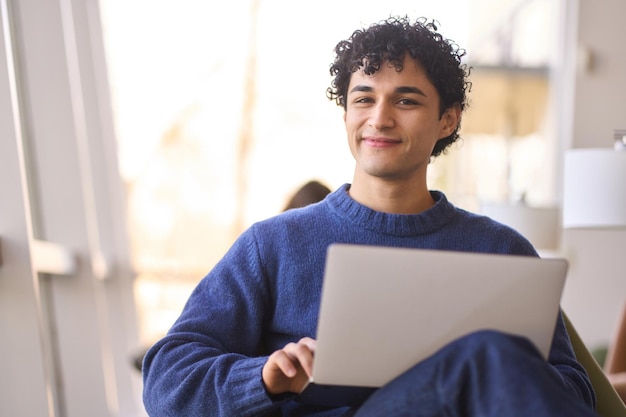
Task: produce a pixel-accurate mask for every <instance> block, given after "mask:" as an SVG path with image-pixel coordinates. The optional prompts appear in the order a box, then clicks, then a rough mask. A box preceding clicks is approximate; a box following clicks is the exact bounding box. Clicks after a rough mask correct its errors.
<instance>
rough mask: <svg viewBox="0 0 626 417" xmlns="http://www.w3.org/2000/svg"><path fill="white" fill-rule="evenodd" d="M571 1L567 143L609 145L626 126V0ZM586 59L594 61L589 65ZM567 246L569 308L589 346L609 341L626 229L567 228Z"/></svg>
mask: <svg viewBox="0 0 626 417" xmlns="http://www.w3.org/2000/svg"><path fill="white" fill-rule="evenodd" d="M566 1H567V0H566ZM567 3H568V6H569V8H570V11H572V13H571V14H570V16H568V22H567V24H568V25H569V30H570V35H569V39H567V40H566V46H565V48H564V52H565V53H566V54H567V56H565V57H564V60H565V62H569V63H574V64H575V63H576V62H577V61H578V67H577V68H576V66H574V65H572V66H570V67H569V69H570V71H571V72H570V78H571V79H570V80H569V81H568V80H567V77H565V82H571V85H572V86H573V89H572V91H571V92H567V91H566V92H565V93H564V94H563V95H562V96H561V97H562V98H563V100H564V101H563V102H561V103H558V104H557V105H559V106H561V108H562V112H563V113H562V119H561V120H562V123H563V124H564V126H562V131H563V137H562V141H563V143H564V145H565V147H573V148H587V147H602V148H608V147H611V146H612V140H613V137H612V134H613V129H617V128H622V129H623V128H626V46H625V45H624V41H623V40H624V39H626V25H625V24H624V21H623V17H624V16H626V2H625V1H623V0H601V1H598V0H578V1H567ZM576 6H578V13H576V10H575V8H576ZM577 54H579V55H577ZM585 57H587V58H588V60H587V61H586V62H587V65H581V63H585V59H581V58H585ZM576 69H577V70H576ZM574 70H576V71H574ZM568 95H570V96H571V98H572V99H573V101H572V102H569V101H568ZM625 186H626V185H625ZM598 198H602V196H598ZM562 246H563V251H564V253H565V255H566V256H568V257H569V259H570V262H571V266H570V272H569V275H568V281H567V284H566V288H565V293H564V296H563V308H564V309H565V311H567V312H568V315H569V316H570V318H571V319H572V321H573V323H574V324H575V326H576V327H577V329H578V330H579V332H580V334H581V336H582V338H583V340H584V341H585V342H586V343H587V345H589V346H590V347H596V346H600V345H602V344H605V343H607V342H608V340H609V339H610V337H611V335H612V333H613V331H614V328H615V326H616V322H617V319H618V316H619V314H620V311H621V307H622V304H623V303H624V302H626V265H625V263H624V262H625V261H626V256H625V249H626V230H610V231H606V230H605V231H600V230H565V231H564V232H563V239H562Z"/></svg>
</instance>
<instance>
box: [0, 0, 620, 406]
mask: <svg viewBox="0 0 626 417" xmlns="http://www.w3.org/2000/svg"><path fill="white" fill-rule="evenodd" d="M0 12H1V13H2V16H1V17H2V20H1V21H0V24H1V25H2V26H1V27H2V31H1V33H2V39H1V40H2V48H3V49H2V50H1V51H0V52H1V55H0V56H1V57H0V62H1V63H2V64H3V65H2V69H1V72H0V88H2V91H3V93H2V94H0V97H2V99H1V101H0V134H2V137H3V139H2V141H1V144H0V167H1V169H2V171H0V172H2V176H1V177H0V190H1V191H2V192H3V193H2V195H3V200H2V204H1V205H0V207H1V210H2V211H1V212H0V255H1V256H0V317H2V322H1V324H0V326H2V327H0V329H2V330H3V331H4V332H5V333H6V334H8V335H10V337H8V338H7V339H6V340H7V342H6V345H5V347H3V349H6V351H5V355H3V356H4V359H0V371H4V374H5V375H11V378H5V379H4V381H3V382H0V398H1V399H2V401H0V415H21V416H44V415H45V416H71V417H82V416H85V415H90V416H143V415H145V412H144V411H143V407H142V406H141V376H140V373H139V371H138V370H137V369H136V367H135V366H134V361H135V360H136V359H137V357H140V355H141V353H142V352H143V350H144V349H145V348H146V347H147V346H149V345H150V344H151V343H153V342H154V341H155V340H156V339H158V338H159V337H160V336H161V335H163V334H164V333H165V332H166V331H167V330H168V328H169V327H170V326H171V324H172V323H173V321H174V320H175V319H176V317H177V316H178V314H179V312H180V310H181V309H182V307H183V305H184V302H185V300H186V298H187V297H188V295H189V293H190V292H191V290H192V289H193V288H194V286H195V285H196V284H197V282H198V281H199V280H200V279H201V278H202V277H203V276H204V275H205V274H206V273H207V272H208V271H209V270H210V269H211V267H212V266H213V265H214V264H215V263H216V262H217V261H218V260H219V259H220V258H221V256H222V255H223V254H224V252H225V251H226V250H227V249H228V248H229V246H230V245H231V243H232V242H233V241H234V240H235V239H236V238H237V236H238V235H239V234H240V233H241V232H242V231H243V230H244V229H245V228H246V227H248V226H249V225H251V224H252V223H253V222H255V221H258V220H261V219H264V218H267V217H269V216H272V215H275V214H277V213H279V212H280V211H282V209H283V208H284V206H285V205H286V204H287V202H288V200H289V198H290V197H291V196H292V194H293V193H295V192H296V191H297V189H298V188H299V187H300V186H302V185H303V184H305V183H306V182H308V181H309V180H313V179H314V180H318V181H320V182H322V183H324V184H325V185H327V186H328V187H329V188H331V189H333V190H334V189H336V188H337V187H338V186H340V185H341V184H343V183H347V182H350V181H351V179H352V170H353V160H352V157H351V155H350V152H349V150H348V147H347V144H346V140H345V133H344V128H343V121H342V109H340V108H338V107H337V106H336V105H335V104H334V103H333V102H330V101H329V100H328V99H327V98H326V95H325V92H326V88H327V87H328V86H329V83H330V75H329V72H328V68H329V65H330V63H331V61H332V60H333V48H334V46H335V44H336V43H337V42H338V41H339V40H341V39H345V38H347V37H348V36H350V34H351V33H352V31H353V30H354V29H356V28H359V27H362V26H366V25H369V24H371V23H374V22H377V21H379V20H382V19H384V18H386V17H388V16H389V15H405V14H406V15H409V16H411V17H413V18H417V17H421V16H424V17H427V18H429V19H435V20H437V21H438V26H439V28H440V31H441V32H442V33H443V35H444V36H445V37H447V38H450V39H453V40H454V41H456V43H457V44H459V45H460V46H461V47H462V48H464V49H466V50H467V55H466V56H465V63H466V64H467V65H469V66H471V67H472V68H473V69H472V73H471V81H472V88H471V91H470V93H469V99H470V106H469V108H468V110H467V112H466V113H465V115H464V118H463V123H462V128H461V136H462V141H460V142H459V143H458V144H457V145H455V146H454V147H453V148H452V149H450V151H449V152H448V154H446V155H443V156H441V157H439V158H437V159H435V160H434V161H433V164H432V167H431V170H430V177H429V185H430V187H431V188H433V189H439V190H442V191H444V192H445V193H446V194H447V196H448V198H449V199H450V200H451V201H452V202H453V203H455V204H456V205H457V206H459V207H462V208H465V209H468V210H471V211H476V212H485V213H487V214H489V215H492V216H493V217H494V218H498V219H501V220H502V221H504V222H508V221H510V222H512V223H511V224H512V225H514V227H517V228H519V229H520V231H522V233H524V234H526V235H527V236H529V238H531V236H532V238H531V241H533V243H535V245H536V246H537V248H538V249H539V250H540V253H541V254H542V256H546V257H549V256H561V257H566V258H567V259H568V260H569V261H570V274H569V276H568V283H567V284H566V290H565V293H564V298H563V306H564V308H565V310H566V311H568V315H569V316H570V318H571V319H572V320H573V322H574V323H575V325H577V327H578V328H579V331H580V333H581V335H582V336H583V339H585V342H586V343H587V344H588V346H590V347H591V348H595V347H601V346H604V345H606V344H607V343H608V341H609V339H610V338H611V334H612V330H613V328H614V327H615V323H616V320H617V316H618V312H619V311H620V309H621V305H622V303H623V301H624V300H625V299H626V282H625V280H624V276H623V275H624V274H623V272H622V271H623V266H622V265H621V263H619V260H620V256H619V255H620V252H619V251H620V250H621V247H623V245H624V244H625V243H626V234H625V232H624V230H623V229H622V228H616V229H614V228H612V229H610V230H609V229H607V228H603V229H602V230H597V229H590V228H582V229H580V228H563V227H562V224H561V213H562V208H563V207H562V206H563V195H562V194H563V181H564V178H563V163H564V154H565V152H566V151H567V150H568V149H573V148H587V147H600V148H612V146H613V131H614V130H615V129H620V128H622V129H623V128H624V127H626V120H625V114H626V99H625V97H624V96H625V94H624V93H625V92H626V77H625V76H624V75H623V74H626V58H625V57H624V54H623V53H622V52H623V51H622V49H623V48H622V47H621V45H620V44H619V39H620V38H621V37H622V36H620V34H621V35H624V36H626V29H624V28H623V24H622V22H621V21H620V20H619V17H618V16H619V15H620V14H621V15H623V13H624V12H626V5H624V4H623V3H622V2H620V1H619V0H607V1H605V2H602V3H599V4H597V5H591V4H590V3H589V2H584V1H575V0H442V1H438V2H433V1H427V0H412V1H408V0H389V1H386V2H383V3H381V4H377V3H372V4H369V5H367V6H363V4H362V2H356V1H353V0H344V1H340V2H338V1H332V2H331V1H328V0H320V1H316V2H314V3H311V4H307V3H301V2H289V1H286V0H235V1H231V2H206V1H201V0H178V1H176V2H173V1H165V0H150V1H148V0H123V1H122V0H102V1H99V2H98V1H97V0H57V1H54V2H49V1H44V0H24V1H20V2H17V1H10V0H0ZM616 31H617V32H616ZM620 31H621V32H620ZM620 48H621V49H620ZM620 123H621V124H620ZM592 168H593V167H590V166H588V167H585V169H592ZM607 204H609V203H608V202H607ZM519 209H523V210H525V211H524V213H526V211H530V212H532V214H533V216H534V215H537V214H540V215H541V216H543V217H542V220H541V223H540V220H537V219H536V218H534V217H533V219H534V220H532V221H531V222H530V223H529V224H530V226H529V227H528V229H526V227H527V226H526V224H522V223H515V217H514V216H513V217H511V213H513V212H515V213H517V210H519ZM500 216H501V217H500ZM540 235H541V236H540ZM535 236H537V240H536V241H535V240H534V239H535ZM540 239H541V240H540Z"/></svg>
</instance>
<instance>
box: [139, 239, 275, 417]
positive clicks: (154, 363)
mask: <svg viewBox="0 0 626 417" xmlns="http://www.w3.org/2000/svg"><path fill="white" fill-rule="evenodd" d="M268 297H269V290H268V288H267V281H266V280H265V277H264V273H263V267H262V264H261V261H260V258H259V255H258V251H257V248H256V244H255V240H254V238H253V233H251V232H250V231H248V232H245V233H244V234H242V236H241V237H240V238H239V239H238V240H237V241H236V242H235V244H234V245H233V246H232V247H231V249H230V250H229V251H228V252H227V253H226V255H225V256H224V258H223V259H222V260H221V261H220V262H219V263H218V264H217V265H216V266H215V267H214V268H213V270H212V271H211V272H210V273H209V274H208V275H207V276H206V277H205V278H204V279H203V280H202V281H200V283H199V284H198V286H197V287H196V288H195V290H194V291H193V293H192V295H191V296H190V298H189V300H188V301H187V304H186V305H185V307H184V309H183V311H182V313H181V315H180V317H179V318H178V320H177V321H176V323H175V324H174V325H173V326H172V328H171V329H170V331H169V332H168V333H167V335H166V336H165V337H163V338H162V339H161V340H160V341H158V342H157V343H156V344H155V345H154V346H152V348H151V349H150V350H149V351H148V352H147V354H146V357H145V359H144V364H143V378H144V391H143V399H144V404H145V407H146V410H147V412H148V414H149V415H150V416H152V417H159V416H168V417H174V416H185V417H193V416H209V415H210V416H249V415H260V414H263V413H265V412H267V411H270V410H271V409H273V408H275V407H277V406H278V404H276V403H274V402H273V401H272V400H271V399H270V397H269V396H268V395H267V393H266V391H265V388H264V386H263V383H262V376H261V374H262V367H263V365H264V363H265V361H266V360H267V357H263V356H258V355H259V352H260V348H261V347H260V345H261V334H262V329H263V325H264V320H265V319H266V316H267V314H268Z"/></svg>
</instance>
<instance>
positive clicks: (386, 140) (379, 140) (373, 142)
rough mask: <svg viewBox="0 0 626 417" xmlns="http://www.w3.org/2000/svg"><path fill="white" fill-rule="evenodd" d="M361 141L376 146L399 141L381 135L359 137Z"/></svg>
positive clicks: (390, 144)
mask: <svg viewBox="0 0 626 417" xmlns="http://www.w3.org/2000/svg"><path fill="white" fill-rule="evenodd" d="M361 141H362V142H364V143H365V144H367V145H370V146H373V147H378V148H380V147H386V146H392V145H397V144H399V143H400V142H401V141H400V140H398V139H392V138H383V137H364V138H362V139H361Z"/></svg>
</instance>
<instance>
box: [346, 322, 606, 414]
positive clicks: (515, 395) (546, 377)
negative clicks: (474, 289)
mask: <svg viewBox="0 0 626 417" xmlns="http://www.w3.org/2000/svg"><path fill="white" fill-rule="evenodd" d="M372 416H394V417H395V416H397V417H400V416H406V417H408V416H411V417H426V416H428V417H435V416H463V417H466V416H476V417H478V416H480V417H490V416H493V417H503V416H506V417H515V416H520V417H521V416H524V417H548V416H549V417H559V416H563V417H578V416H596V414H595V412H594V411H593V410H592V409H591V408H590V407H589V406H587V405H586V404H584V403H583V402H582V401H580V400H577V399H576V398H574V397H573V396H572V394H571V392H568V391H567V390H566V387H565V386H564V383H563V382H562V380H561V379H560V376H559V375H558V374H557V372H556V371H555V370H554V369H553V368H552V367H551V366H548V365H547V364H546V362H545V360H544V359H543V358H542V357H541V355H540V354H539V353H538V351H537V350H536V349H535V347H534V346H533V345H532V344H531V343H530V342H529V341H527V340H526V339H523V338H518V337H514V336H508V335H504V334H501V333H498V332H494V331H481V332H476V333H473V334H471V335H469V336H466V337H463V338H460V339H458V340H456V341H455V342H453V343H451V344H449V345H447V346H446V347H445V348H443V349H442V350H441V351H439V352H437V354H436V355H434V356H433V357H431V358H430V359H427V360H425V361H423V362H421V363H420V364H418V365H416V366H415V367H413V368H412V369H410V370H408V371H407V372H406V373H404V374H402V375H400V376H399V377H398V378H396V379H394V380H393V381H391V382H390V383H389V384H387V385H385V386H384V387H382V388H381V389H379V390H378V391H377V392H376V393H374V394H373V395H372V396H371V397H370V398H369V399H368V400H367V401H366V402H365V403H364V404H363V405H362V406H361V407H360V408H359V409H358V410H356V412H355V414H354V417H372Z"/></svg>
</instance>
